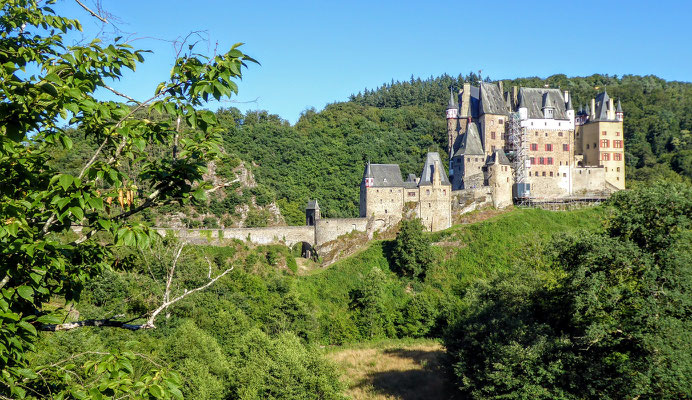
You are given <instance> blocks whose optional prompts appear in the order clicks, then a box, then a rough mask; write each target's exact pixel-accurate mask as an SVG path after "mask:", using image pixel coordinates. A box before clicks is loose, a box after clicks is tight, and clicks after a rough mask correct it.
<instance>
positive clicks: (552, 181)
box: [447, 82, 625, 203]
mask: <svg viewBox="0 0 692 400" xmlns="http://www.w3.org/2000/svg"><path fill="white" fill-rule="evenodd" d="M623 119H624V113H623V111H622V106H621V104H620V101H619V100H618V102H617V107H616V106H615V104H614V102H613V99H611V98H610V97H609V96H608V93H607V92H606V91H604V92H603V93H600V94H599V95H598V96H596V97H595V98H594V99H592V100H591V105H590V106H588V105H587V106H586V108H585V109H584V108H583V107H582V108H581V109H580V110H579V112H577V113H575V110H574V108H573V106H572V98H571V96H570V94H569V92H567V91H565V92H561V91H560V90H559V89H551V88H540V89H539V88H519V89H517V88H516V87H514V88H512V91H511V93H510V92H503V90H502V83H499V84H496V83H485V82H481V83H480V84H479V86H478V87H475V86H471V85H470V84H468V83H467V84H464V87H463V89H462V90H460V91H459V93H458V96H457V100H456V101H455V99H454V95H453V93H452V92H450V99H449V105H448V106H447V136H448V140H449V142H448V146H449V160H450V164H449V174H450V181H451V182H452V190H455V191H456V190H462V189H471V188H478V187H481V186H491V187H493V188H494V189H493V197H498V198H499V199H498V201H496V203H497V202H499V203H506V202H507V197H508V195H507V192H508V190H511V197H512V198H514V199H526V198H528V199H535V200H546V199H560V198H567V197H575V196H586V195H589V194H594V195H601V196H607V195H608V194H609V193H612V192H613V191H616V190H620V189H624V188H625V161H624V139H623V129H622V121H623ZM507 155H509V156H510V157H509V158H510V159H511V160H512V162H511V163H510V162H509V159H508V158H507ZM493 158H495V159H497V158H499V159H501V160H503V162H506V163H507V164H508V165H511V170H512V171H511V172H512V174H511V175H512V177H511V178H510V179H509V180H506V178H507V177H503V178H505V180H504V181H503V180H500V179H498V177H497V176H495V177H494V179H493V174H492V172H491V171H488V168H487V163H488V162H489V161H490V160H491V159H493ZM508 169H509V168H508ZM503 172H504V171H503ZM489 179H490V180H492V181H493V182H492V183H491V182H489ZM507 183H510V185H506V184H507ZM494 201H495V199H494Z"/></svg>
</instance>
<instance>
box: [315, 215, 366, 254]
mask: <svg viewBox="0 0 692 400" xmlns="http://www.w3.org/2000/svg"><path fill="white" fill-rule="evenodd" d="M353 231H359V232H367V231H368V219H367V218H326V219H318V220H317V221H315V246H316V247H319V246H321V245H322V244H324V243H327V242H329V241H332V240H334V239H336V238H338V237H339V236H342V235H346V234H349V233H351V232H353Z"/></svg>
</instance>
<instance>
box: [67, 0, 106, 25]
mask: <svg viewBox="0 0 692 400" xmlns="http://www.w3.org/2000/svg"><path fill="white" fill-rule="evenodd" d="M74 1H76V2H77V4H79V5H80V6H81V7H82V8H83V9H85V10H86V11H87V12H88V13H89V14H91V15H92V16H93V17H94V18H97V19H99V20H100V21H101V22H103V23H104V24H107V23H108V20H107V19H105V18H103V17H102V16H100V15H99V14H98V13H96V12H95V11H93V10H91V9H90V8H89V7H87V6H85V5H84V3H82V2H81V1H79V0H74Z"/></svg>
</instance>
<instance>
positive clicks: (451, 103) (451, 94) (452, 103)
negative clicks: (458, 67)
mask: <svg viewBox="0 0 692 400" xmlns="http://www.w3.org/2000/svg"><path fill="white" fill-rule="evenodd" d="M453 108H457V105H456V103H455V101H454V91H453V90H452V86H450V87H449V104H448V105H447V109H448V110H451V109H453Z"/></svg>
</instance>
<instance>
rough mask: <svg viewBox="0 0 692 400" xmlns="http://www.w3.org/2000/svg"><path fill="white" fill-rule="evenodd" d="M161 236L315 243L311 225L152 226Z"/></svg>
mask: <svg viewBox="0 0 692 400" xmlns="http://www.w3.org/2000/svg"><path fill="white" fill-rule="evenodd" d="M154 229H155V230H156V231H157V232H158V233H159V234H161V235H162V236H166V235H169V234H171V233H172V234H174V235H175V236H177V237H178V238H180V239H181V240H183V241H185V242H188V243H194V244H208V243H212V242H215V241H218V240H223V239H238V240H242V241H245V240H249V241H250V242H252V243H255V244H271V243H277V244H278V243H280V244H285V245H287V246H289V247H290V246H293V245H295V244H297V243H302V242H306V243H310V244H311V245H314V243H315V228H314V227H313V226H269V227H263V228H226V229H169V228H154Z"/></svg>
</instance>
